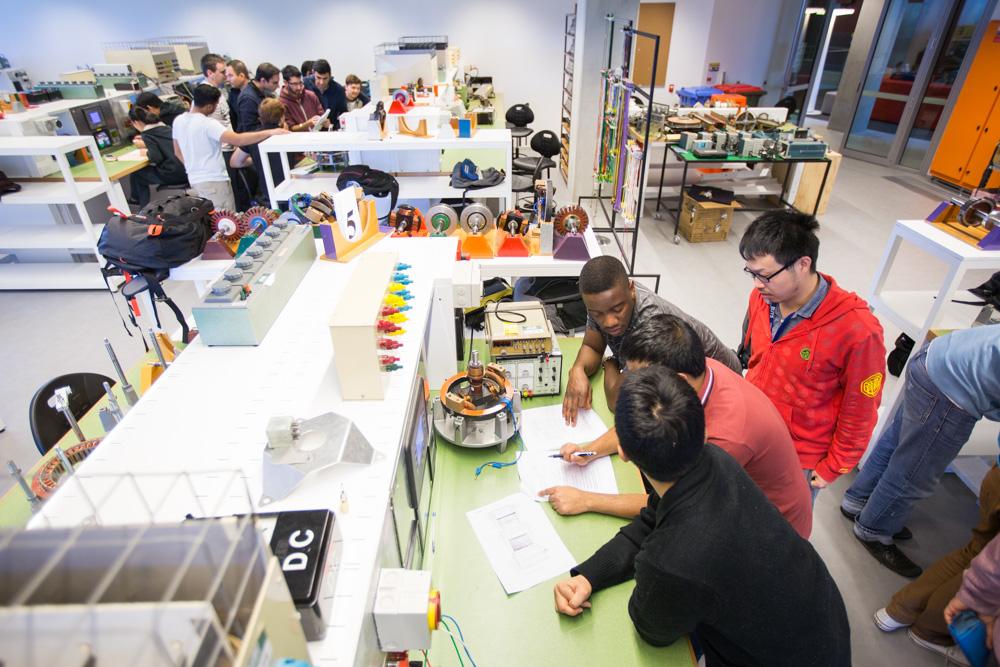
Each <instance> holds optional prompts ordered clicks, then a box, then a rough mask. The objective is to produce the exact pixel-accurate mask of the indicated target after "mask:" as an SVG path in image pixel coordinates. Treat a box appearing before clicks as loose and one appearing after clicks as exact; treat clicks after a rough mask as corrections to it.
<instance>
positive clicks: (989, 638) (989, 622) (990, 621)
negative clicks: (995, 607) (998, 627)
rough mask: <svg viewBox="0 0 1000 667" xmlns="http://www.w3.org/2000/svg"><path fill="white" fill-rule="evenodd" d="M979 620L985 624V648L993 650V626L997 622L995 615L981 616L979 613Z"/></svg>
mask: <svg viewBox="0 0 1000 667" xmlns="http://www.w3.org/2000/svg"><path fill="white" fill-rule="evenodd" d="M979 620H980V621H982V622H983V623H984V624H985V625H986V648H988V649H989V650H991V651H992V650H993V626H994V625H995V624H996V622H997V617H996V616H983V615H982V614H979Z"/></svg>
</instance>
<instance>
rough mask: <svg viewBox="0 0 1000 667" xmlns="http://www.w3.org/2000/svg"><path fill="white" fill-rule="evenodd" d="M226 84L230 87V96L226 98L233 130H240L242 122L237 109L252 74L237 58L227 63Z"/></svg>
mask: <svg viewBox="0 0 1000 667" xmlns="http://www.w3.org/2000/svg"><path fill="white" fill-rule="evenodd" d="M226 83H227V84H228V85H229V94H228V97H227V98H226V102H228V104H229V118H230V120H231V121H232V124H233V129H234V130H238V129H239V127H240V122H239V110H238V109H237V107H238V106H239V101H240V93H242V92H243V89H244V88H246V87H247V84H248V83H250V72H249V71H248V70H247V66H246V63H244V62H243V61H242V60H236V59H235V58H234V59H233V60H230V61H229V62H228V63H226Z"/></svg>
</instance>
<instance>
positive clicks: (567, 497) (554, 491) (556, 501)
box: [538, 486, 590, 516]
mask: <svg viewBox="0 0 1000 667" xmlns="http://www.w3.org/2000/svg"><path fill="white" fill-rule="evenodd" d="M538 495H539V496H543V497H544V496H548V497H549V504H550V505H552V509H554V510H555V511H556V512H558V513H559V514H562V515H563V516H572V515H574V514H583V513H584V512H589V511H590V502H589V501H590V494H589V493H587V492H586V491H581V490H580V489H576V488H573V487H572V486H550V487H549V488H547V489H542V490H541V491H539V492H538Z"/></svg>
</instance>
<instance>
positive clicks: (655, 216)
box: [653, 213, 663, 220]
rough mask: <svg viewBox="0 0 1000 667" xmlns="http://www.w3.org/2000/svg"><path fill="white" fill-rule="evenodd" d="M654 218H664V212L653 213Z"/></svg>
mask: <svg viewBox="0 0 1000 667" xmlns="http://www.w3.org/2000/svg"><path fill="white" fill-rule="evenodd" d="M653 219H654V220H663V214H662V213H654V214H653Z"/></svg>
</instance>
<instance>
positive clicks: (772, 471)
mask: <svg viewBox="0 0 1000 667" xmlns="http://www.w3.org/2000/svg"><path fill="white" fill-rule="evenodd" d="M621 359H622V361H624V362H625V365H626V368H627V370H628V372H632V371H634V370H637V369H639V368H645V367H647V366H651V365H655V366H658V367H662V368H666V369H670V370H671V371H673V372H675V373H677V374H678V375H679V376H680V377H681V378H682V379H683V380H684V381H685V382H687V383H688V384H690V385H691V387H692V388H694V390H695V391H696V392H697V393H698V398H699V400H700V401H701V404H702V405H703V406H704V410H705V438H706V440H707V441H708V442H711V443H712V444H714V445H718V446H719V447H720V448H721V449H722V450H723V451H725V452H726V453H727V454H729V455H730V456H732V457H733V458H734V459H735V460H736V462H737V463H739V464H740V465H741V466H742V467H743V469H744V470H746V472H747V474H748V475H749V476H750V479H752V480H753V481H754V482H755V483H756V484H757V486H759V487H760V490H761V491H763V492H764V495H765V496H767V497H768V498H769V499H770V500H771V502H772V503H774V506H775V507H777V508H778V511H779V512H781V514H782V516H784V517H785V519H787V520H788V523H789V524H791V526H792V527H793V528H794V529H795V531H796V532H797V533H798V534H799V535H801V536H802V537H804V538H806V539H808V538H809V534H810V532H811V531H812V505H811V503H810V495H809V487H808V485H807V484H806V482H805V480H804V479H803V477H802V470H801V468H800V467H799V460H798V457H797V456H796V454H795V446H794V445H793V444H792V438H791V436H789V435H788V428H787V427H786V426H785V423H784V422H783V421H782V419H781V415H779V414H778V411H777V410H776V409H775V407H774V405H772V404H771V401H770V400H769V399H768V398H767V396H765V395H764V394H763V393H762V392H761V391H760V390H759V389H757V388H756V387H754V386H753V385H752V384H750V383H749V382H747V381H746V380H744V379H743V378H742V377H740V375H739V374H737V373H734V372H733V371H731V370H730V369H729V368H727V367H726V366H725V365H724V364H722V363H719V362H718V361H716V360H715V359H707V358H705V348H704V347H703V346H702V343H701V339H700V338H699V337H698V334H696V333H695V331H694V329H693V328H692V327H691V325H689V324H688V323H687V322H685V321H684V320H682V319H680V318H679V317H676V316H674V315H664V314H657V315H653V316H652V317H650V318H649V319H647V320H645V321H644V322H640V323H639V324H638V325H636V327H635V328H634V329H632V331H630V332H629V334H628V335H627V336H626V337H625V340H624V341H623V342H622V347H621ZM559 452H560V454H562V456H563V458H564V459H565V460H566V462H567V463H574V464H576V465H581V466H584V465H587V464H589V463H591V462H592V461H594V460H595V459H596V458H599V457H601V456H610V455H612V454H615V453H617V452H618V431H617V429H615V428H612V429H611V430H609V431H608V432H607V433H605V434H604V435H603V436H601V437H600V438H598V439H597V440H594V441H593V442H591V443H590V444H587V445H586V446H580V445H577V444H572V443H570V444H566V445H563V446H562V448H561V449H560V450H559ZM581 452H593V453H595V454H596V456H589V455H588V456H580V455H579V453H581ZM540 495H544V496H548V499H549V502H550V503H551V504H552V506H553V508H554V509H555V510H556V511H557V512H559V513H560V514H579V513H581V512H600V513H602V514H612V515H615V516H621V517H625V518H629V519H630V518H632V517H634V516H636V515H637V514H638V513H639V511H640V510H641V509H642V508H643V507H645V505H646V494H638V493H632V494H614V495H612V494H603V493H591V492H588V491H581V490H580V489H576V488H574V487H571V486H556V487H552V488H550V489H545V490H543V491H542V492H541V494H540Z"/></svg>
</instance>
